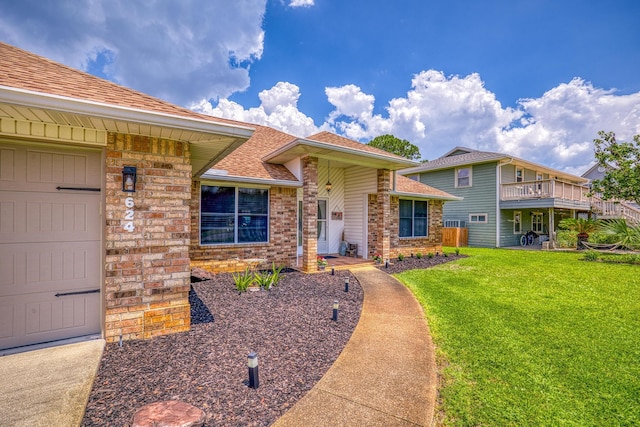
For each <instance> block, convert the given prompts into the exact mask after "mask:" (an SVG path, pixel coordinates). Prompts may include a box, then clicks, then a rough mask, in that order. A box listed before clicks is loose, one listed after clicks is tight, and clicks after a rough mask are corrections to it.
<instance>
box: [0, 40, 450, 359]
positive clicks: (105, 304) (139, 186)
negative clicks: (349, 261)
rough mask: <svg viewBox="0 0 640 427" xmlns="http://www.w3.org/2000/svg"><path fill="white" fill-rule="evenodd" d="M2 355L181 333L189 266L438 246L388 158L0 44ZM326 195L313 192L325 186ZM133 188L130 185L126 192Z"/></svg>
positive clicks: (432, 218)
mask: <svg viewBox="0 0 640 427" xmlns="http://www.w3.org/2000/svg"><path fill="white" fill-rule="evenodd" d="M0 58H2V61H0V271H1V274H0V349H4V348H12V347H18V346H24V345H30V344H35V343H42V342H48V341H54V340H60V339H66V338H72V337H80V336H90V335H101V336H103V337H104V338H106V339H107V340H108V341H116V340H118V339H120V338H122V339H138V338H150V337H153V336H157V335H163V334H169V333H176V332H181V331H186V330H188V329H189V328H190V314H189V313H190V306H189V300H188V292H189V287H190V283H189V281H190V268H191V267H192V266H203V267H205V268H208V269H211V270H213V271H230V270H236V269H239V268H243V266H244V265H245V263H246V261H247V259H254V258H257V259H265V260H267V261H268V262H271V261H273V262H276V263H278V264H284V265H287V266H290V267H297V268H300V269H302V270H304V271H308V272H311V271H314V270H315V269H316V255H317V254H318V253H320V254H322V253H335V252H338V251H339V245H340V242H341V241H342V239H343V236H344V239H345V240H347V241H349V242H351V243H357V244H358V252H359V255H360V256H361V257H363V258H370V257H371V254H373V253H374V252H379V253H381V254H382V255H383V256H384V257H385V258H389V257H393V256H396V255H397V254H398V253H399V252H406V253H409V252H411V251H417V250H421V251H424V252H427V251H435V250H440V247H441V240H442V239H441V225H442V206H443V203H444V202H445V201H446V200H456V198H455V197H453V196H451V195H449V194H447V193H445V192H442V191H439V190H436V189H434V188H432V187H429V186H426V185H423V184H420V183H417V182H414V181H411V180H409V179H407V178H405V177H401V176H399V175H396V174H395V171H396V170H399V169H402V168H406V167H408V166H414V165H415V164H414V163H413V162H410V161H408V160H406V159H403V158H401V157H397V156H394V155H392V154H389V153H386V152H384V151H380V150H376V149H374V148H372V147H368V146H365V145H363V144H360V143H358V142H355V141H351V140H348V139H345V138H342V137H339V136H337V135H333V134H330V133H326V132H323V133H320V134H318V135H314V136H311V137H309V138H306V139H301V138H296V137H293V136H291V135H287V134H285V133H282V132H279V131H276V130H274V129H270V128H268V127H264V126H256V125H251V124H247V123H240V122H236V121H231V120H225V119H220V118H214V117H210V116H206V115H202V114H198V113H195V112H193V111H190V110H187V109H184V108H181V107H178V106H175V105H173V104H170V103H167V102H164V101H162V100H159V99H156V98H153V97H151V96H148V95H146V94H143V93H139V92H136V91H133V90H131V89H127V88H124V87H122V86H119V85H116V84H114V83H111V82H108V81H105V80H102V79H100V78H97V77H95V76H91V75H89V74H86V73H83V72H80V71H77V70H74V69H72V68H69V67H66V66H63V65H61V64H58V63H55V62H53V61H50V60H48V59H45V58H42V57H39V56H37V55H34V54H31V53H29V52H26V51H23V50H21V49H18V48H15V47H12V46H9V45H6V44H3V43H0ZM329 182H331V190H330V191H329V192H327V188H328V186H327V183H329ZM134 187H135V188H134Z"/></svg>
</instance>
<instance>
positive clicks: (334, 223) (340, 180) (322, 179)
mask: <svg viewBox="0 0 640 427" xmlns="http://www.w3.org/2000/svg"><path fill="white" fill-rule="evenodd" d="M327 175H328V168H327V167H323V166H319V167H318V197H319V198H328V199H329V205H328V212H327V224H328V226H327V227H328V231H329V235H328V242H327V243H328V247H327V248H328V253H330V254H332V253H337V252H338V250H339V249H340V240H341V238H342V231H343V229H344V215H343V220H342V221H341V220H332V219H331V212H344V169H339V168H333V167H332V168H331V177H330V178H331V179H330V181H331V192H330V193H327V188H326V186H325V184H326V183H327V181H329V178H328V176H327Z"/></svg>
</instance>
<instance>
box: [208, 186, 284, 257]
mask: <svg viewBox="0 0 640 427" xmlns="http://www.w3.org/2000/svg"><path fill="white" fill-rule="evenodd" d="M203 186H208V187H229V188H234V189H235V212H234V225H233V227H234V230H233V242H220V243H202V216H203V215H202V187H203ZM241 188H242V189H257V190H267V214H266V216H267V238H266V240H265V241H260V242H238V200H239V197H238V193H239V191H240V189H241ZM199 210H200V218H199V221H198V240H199V243H200V246H241V245H264V244H268V243H269V242H270V241H271V233H270V232H271V189H270V188H269V187H264V186H257V185H256V186H253V185H229V183H217V182H216V183H209V182H206V183H205V182H203V183H201V185H200V209H199Z"/></svg>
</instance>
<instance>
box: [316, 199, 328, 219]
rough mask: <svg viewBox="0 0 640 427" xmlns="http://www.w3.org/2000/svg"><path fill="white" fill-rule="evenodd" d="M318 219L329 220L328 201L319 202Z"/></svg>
mask: <svg viewBox="0 0 640 427" xmlns="http://www.w3.org/2000/svg"><path fill="white" fill-rule="evenodd" d="M318 219H327V201H326V200H318Z"/></svg>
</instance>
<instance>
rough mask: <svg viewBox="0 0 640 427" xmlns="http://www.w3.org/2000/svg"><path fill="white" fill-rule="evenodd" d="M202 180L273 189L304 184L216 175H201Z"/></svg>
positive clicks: (296, 186)
mask: <svg viewBox="0 0 640 427" xmlns="http://www.w3.org/2000/svg"><path fill="white" fill-rule="evenodd" d="M200 179H201V180H206V181H220V182H241V183H244V184H256V185H266V186H271V187H293V188H302V182H300V181H289V180H286V179H266V178H251V177H242V176H229V175H216V174H207V173H205V174H203V175H200Z"/></svg>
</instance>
